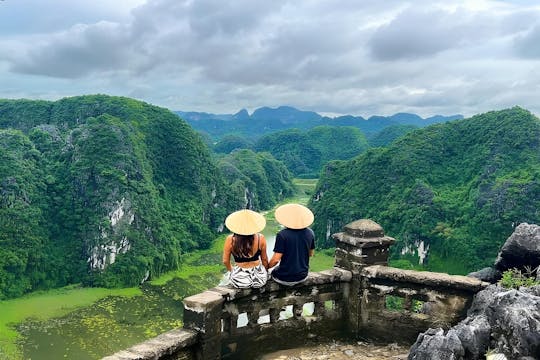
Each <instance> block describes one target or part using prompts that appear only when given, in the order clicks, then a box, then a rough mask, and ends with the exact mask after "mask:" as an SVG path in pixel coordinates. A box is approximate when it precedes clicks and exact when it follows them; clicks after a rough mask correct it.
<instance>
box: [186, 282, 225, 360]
mask: <svg viewBox="0 0 540 360" xmlns="http://www.w3.org/2000/svg"><path fill="white" fill-rule="evenodd" d="M223 302H224V299H223V296H222V295H221V294H218V293H215V292H212V291H205V292H203V293H200V294H197V295H193V296H189V297H187V298H185V299H184V300H183V303H184V328H186V329H192V330H196V331H197V332H198V334H199V341H198V347H197V351H196V358H197V360H218V359H221V313H222V309H223Z"/></svg>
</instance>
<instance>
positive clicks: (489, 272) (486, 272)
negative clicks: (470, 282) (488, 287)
mask: <svg viewBox="0 0 540 360" xmlns="http://www.w3.org/2000/svg"><path fill="white" fill-rule="evenodd" d="M467 276H469V277H473V278H476V279H479V280H481V281H485V282H488V283H491V284H495V283H496V282H497V281H499V280H500V279H501V276H502V273H501V272H500V271H499V270H497V269H495V268H492V267H486V268H483V269H481V270H478V271H475V272H472V273H469V274H467Z"/></svg>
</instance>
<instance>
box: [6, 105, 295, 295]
mask: <svg viewBox="0 0 540 360" xmlns="http://www.w3.org/2000/svg"><path fill="white" fill-rule="evenodd" d="M244 155H245V154H244ZM244 155H242V156H240V154H238V155H235V156H231V159H227V160H223V161H222V162H221V164H220V167H222V168H223V164H224V163H227V166H229V165H231V164H232V165H231V166H234V167H235V171H236V170H238V177H235V176H236V175H237V174H236V173H234V174H228V175H227V176H225V175H224V174H223V172H222V171H221V169H220V167H218V165H217V164H216V162H215V160H214V159H213V158H212V157H211V155H210V152H209V150H208V147H207V146H206V144H205V143H204V142H203V140H202V138H201V136H199V135H198V134H196V133H195V132H194V131H193V130H192V129H191V127H190V126H188V125H187V124H186V123H185V122H184V121H183V120H181V119H179V118H178V116H176V115H175V114H173V113H171V112H170V111H168V110H166V109H162V108H158V107H156V106H152V105H149V104H146V103H143V102H140V101H135V100H132V99H129V98H121V97H110V96H105V95H92V96H81V97H73V98H66V99H62V100H59V101H56V102H47V101H28V100H0V229H1V230H0V299H6V298H13V297H18V296H21V295H22V294H24V293H27V292H30V291H34V290H37V289H48V288H54V287H61V286H65V285H68V284H74V283H82V284H84V285H87V286H100V287H121V286H134V285H138V284H139V283H140V282H141V281H143V279H146V278H150V279H153V278H157V277H159V276H160V275H161V274H163V273H165V272H167V271H171V270H176V269H178V268H179V266H180V265H181V262H182V254H184V253H186V252H190V251H193V250H195V249H204V248H207V247H208V246H210V243H211V241H212V240H213V239H214V238H215V236H216V234H217V231H218V230H219V229H220V228H221V226H222V223H223V219H224V218H225V217H226V216H227V214H229V213H230V212H232V211H234V210H237V209H239V208H242V207H244V206H245V205H246V204H245V191H248V190H249V191H250V192H252V193H253V194H254V195H253V202H252V204H251V205H252V207H254V208H255V209H263V208H271V207H272V206H273V205H274V204H275V203H276V202H277V201H278V200H280V199H282V198H283V197H285V196H288V195H290V194H291V193H292V183H291V179H290V177H289V175H288V172H287V171H286V169H285V168H284V167H283V166H282V165H281V164H280V163H278V162H277V161H276V160H275V159H273V158H271V157H270V156H269V155H253V154H247V155H245V156H244Z"/></svg>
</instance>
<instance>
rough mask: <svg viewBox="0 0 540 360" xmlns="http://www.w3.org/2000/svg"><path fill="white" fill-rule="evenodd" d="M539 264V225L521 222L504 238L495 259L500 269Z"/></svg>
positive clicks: (523, 267)
mask: <svg viewBox="0 0 540 360" xmlns="http://www.w3.org/2000/svg"><path fill="white" fill-rule="evenodd" d="M538 266H540V226H538V225H534V224H527V223H522V224H520V225H519V226H518V227H516V229H515V230H514V233H513V234H512V235H510V237H509V238H508V239H507V240H506V242H505V243H504V245H503V246H502V248H501V251H500V252H499V255H498V256H497V259H496V260H495V267H496V268H497V269H498V270H500V271H505V270H508V269H512V268H517V269H521V270H526V268H527V267H528V268H530V269H534V268H537V267H538Z"/></svg>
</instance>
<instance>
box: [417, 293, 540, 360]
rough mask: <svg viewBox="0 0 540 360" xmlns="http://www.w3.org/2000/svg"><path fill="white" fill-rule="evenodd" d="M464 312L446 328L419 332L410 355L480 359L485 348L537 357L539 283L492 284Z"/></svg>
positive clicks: (511, 355)
mask: <svg viewBox="0 0 540 360" xmlns="http://www.w3.org/2000/svg"><path fill="white" fill-rule="evenodd" d="M467 314H468V316H467V318H466V319H465V320H463V321H461V322H460V323H459V324H458V325H456V326H454V327H453V328H451V329H450V330H448V331H444V330H443V329H441V328H438V329H429V330H428V331H426V332H425V333H423V334H420V335H419V336H418V339H417V341H416V343H415V344H414V345H413V346H412V347H411V351H410V354H409V359H410V360H413V359H414V360H428V359H431V360H434V359H440V360H450V359H456V360H458V359H483V358H484V356H485V354H486V353H487V352H488V350H489V351H494V352H497V353H502V354H505V355H506V356H507V358H508V359H526V358H527V356H528V357H532V358H534V359H539V358H540V286H536V287H532V288H522V289H520V290H516V289H512V290H508V289H505V288H502V287H500V286H498V285H491V286H489V287H488V288H487V289H485V290H482V291H481V292H479V293H478V294H477V295H476V297H475V300H474V302H473V304H472V306H471V308H470V309H469V311H468V313H467Z"/></svg>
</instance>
